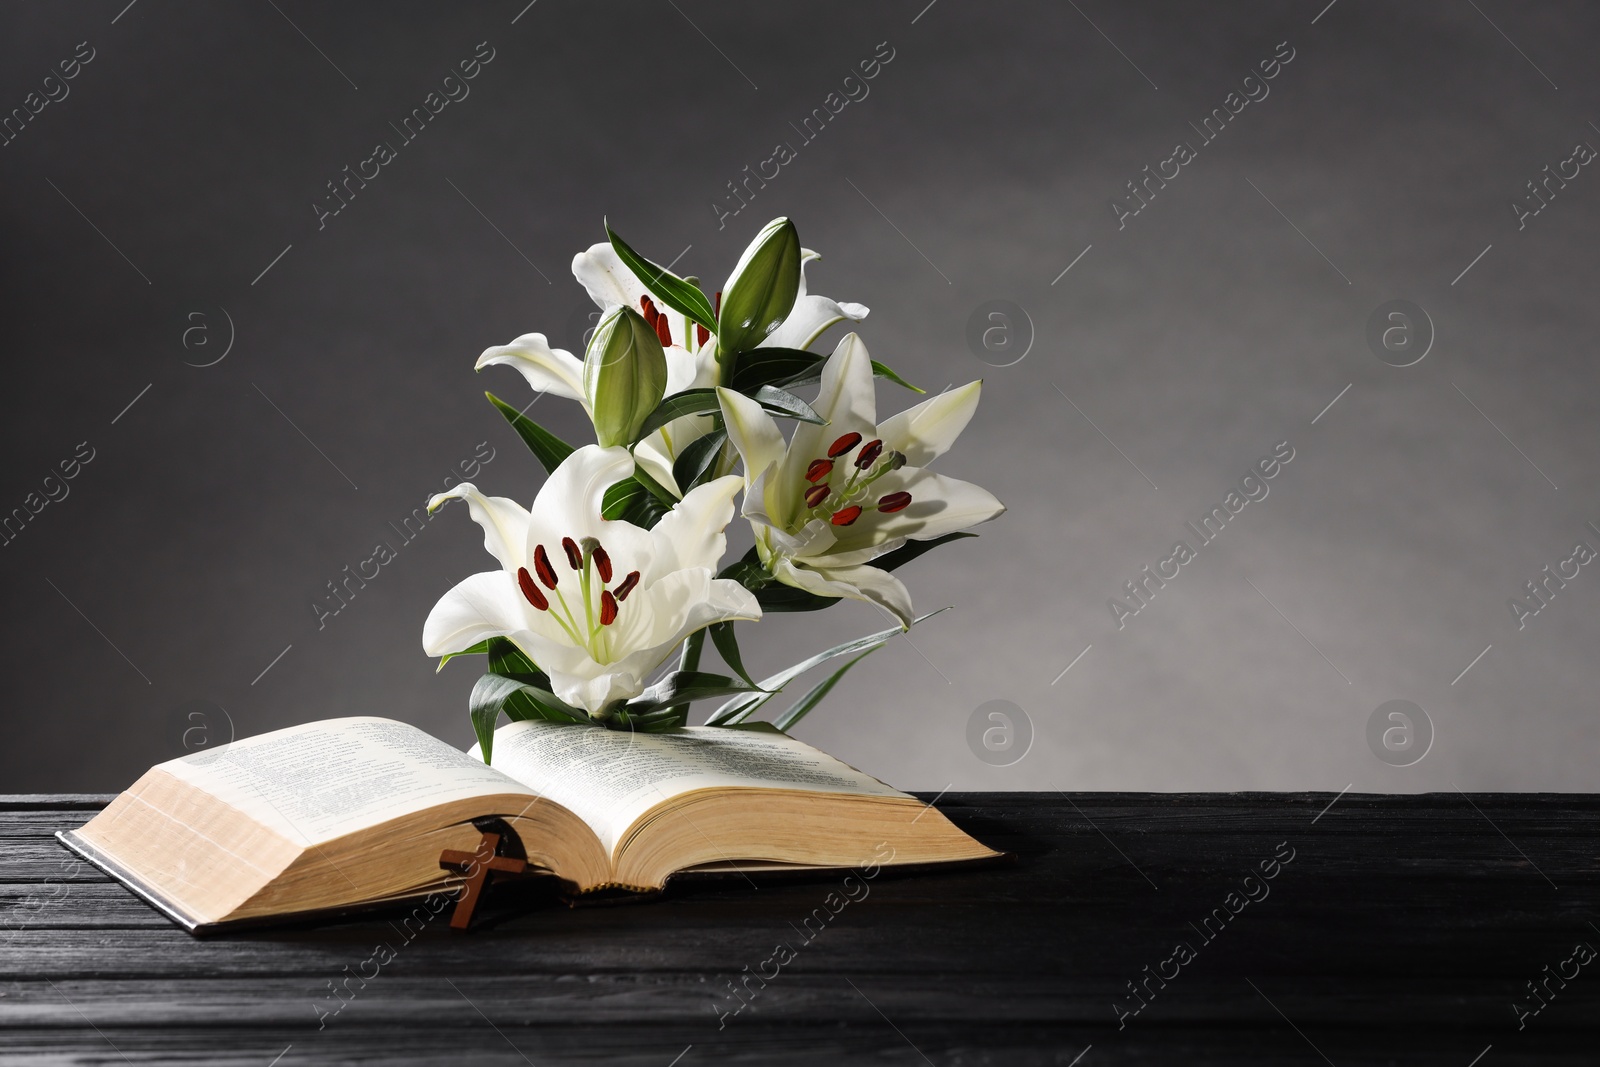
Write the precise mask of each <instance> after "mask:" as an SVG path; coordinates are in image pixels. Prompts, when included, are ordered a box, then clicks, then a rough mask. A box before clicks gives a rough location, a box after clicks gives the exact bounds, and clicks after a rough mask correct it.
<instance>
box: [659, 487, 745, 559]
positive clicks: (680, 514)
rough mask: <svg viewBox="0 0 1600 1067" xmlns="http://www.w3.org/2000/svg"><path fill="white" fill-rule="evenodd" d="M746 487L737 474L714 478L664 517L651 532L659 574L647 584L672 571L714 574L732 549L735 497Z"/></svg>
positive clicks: (691, 492) (696, 489) (690, 494)
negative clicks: (729, 533)
mask: <svg viewBox="0 0 1600 1067" xmlns="http://www.w3.org/2000/svg"><path fill="white" fill-rule="evenodd" d="M743 487H744V479H742V478H740V477H738V476H737V475H733V474H730V475H728V476H726V477H723V478H716V479H713V480H712V481H709V482H706V483H705V484H704V485H699V486H696V487H695V488H693V489H691V490H690V491H689V495H688V496H685V497H684V498H683V499H682V500H681V501H679V502H678V504H677V505H676V506H675V507H673V509H672V510H671V511H669V512H667V513H666V514H665V515H663V516H662V517H661V521H660V522H658V523H656V525H655V527H654V528H653V530H652V531H651V532H652V533H653V534H654V535H655V542H656V549H657V554H656V558H655V559H654V560H653V561H652V563H653V569H654V570H655V571H656V574H646V575H645V576H644V580H645V584H647V585H648V584H649V583H650V582H652V581H653V580H654V579H655V578H656V577H657V575H663V576H664V575H666V574H668V573H670V572H672V571H680V570H685V569H688V568H702V569H704V570H707V571H714V570H715V569H716V566H717V562H718V561H719V560H721V559H722V553H723V552H724V551H726V550H727V547H728V537H727V533H726V530H727V526H728V523H729V522H730V521H731V520H732V519H733V498H734V496H735V495H736V494H737V493H738V492H739V490H740V489H741V488H743Z"/></svg>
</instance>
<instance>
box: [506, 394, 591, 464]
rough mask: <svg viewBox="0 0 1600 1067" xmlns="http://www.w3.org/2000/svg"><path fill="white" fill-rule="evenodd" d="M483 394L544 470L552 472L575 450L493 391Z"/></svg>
mask: <svg viewBox="0 0 1600 1067" xmlns="http://www.w3.org/2000/svg"><path fill="white" fill-rule="evenodd" d="M483 395H484V396H486V397H488V398H489V403H491V404H493V405H494V406H495V407H497V408H499V409H500V414H502V415H504V416H505V417H506V421H507V422H509V423H510V424H511V426H512V428H513V429H515V430H516V431H517V434H518V435H519V436H520V437H521V438H522V440H523V442H524V443H525V444H527V446H528V447H529V448H530V449H532V450H533V454H534V456H536V457H537V458H538V460H539V462H540V463H541V464H542V465H543V466H544V469H545V471H546V472H549V473H554V472H555V469H556V468H557V467H559V466H561V461H562V460H564V459H566V458H567V457H568V456H570V455H572V453H573V452H575V451H577V449H575V448H573V447H572V446H571V445H569V444H567V443H566V442H565V441H563V440H562V439H561V438H559V437H557V436H556V435H555V434H553V433H551V432H550V431H549V430H547V429H545V428H544V427H543V426H540V425H539V424H538V423H537V422H534V421H533V420H532V419H530V418H528V417H527V416H526V415H524V414H522V413H521V412H519V411H518V410H517V409H516V408H514V407H512V406H511V405H510V404H507V403H506V402H505V401H504V400H501V399H500V398H499V397H497V396H495V395H494V394H493V393H484V394H483Z"/></svg>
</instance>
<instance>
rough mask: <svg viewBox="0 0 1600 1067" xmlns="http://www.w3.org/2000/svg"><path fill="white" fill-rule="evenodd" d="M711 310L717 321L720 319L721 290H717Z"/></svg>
mask: <svg viewBox="0 0 1600 1067" xmlns="http://www.w3.org/2000/svg"><path fill="white" fill-rule="evenodd" d="M711 310H712V311H714V312H715V313H716V316H717V319H718V321H720V320H721V319H722V290H721V289H718V290H717V296H716V299H715V300H714V301H712V304H711Z"/></svg>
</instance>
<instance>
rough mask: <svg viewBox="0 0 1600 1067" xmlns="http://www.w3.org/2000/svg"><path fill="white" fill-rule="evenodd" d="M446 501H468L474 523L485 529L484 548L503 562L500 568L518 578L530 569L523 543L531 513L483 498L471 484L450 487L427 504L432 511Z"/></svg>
mask: <svg viewBox="0 0 1600 1067" xmlns="http://www.w3.org/2000/svg"><path fill="white" fill-rule="evenodd" d="M447 500H465V501H466V502H467V507H468V509H469V510H470V511H471V512H472V521H473V522H475V523H477V524H478V525H479V526H482V527H483V547H484V548H485V549H487V550H488V552H489V554H490V555H491V556H493V557H494V558H495V559H497V560H499V561H500V566H502V567H504V568H505V569H506V570H507V571H509V572H511V573H512V574H515V573H516V571H517V568H518V567H524V566H527V563H528V557H527V554H526V553H525V551H524V542H525V541H526V539H527V531H528V509H527V508H525V507H523V506H522V505H521V504H519V503H517V502H516V501H515V500H512V499H511V498H510V497H504V496H484V495H483V494H482V493H480V492H478V487H477V486H475V485H473V484H472V483H471V482H462V483H461V484H460V485H456V486H451V488H450V489H449V490H448V491H447V492H443V493H438V494H436V495H435V496H434V497H433V498H432V499H431V500H429V501H428V510H429V511H433V510H435V509H437V508H438V507H439V506H440V505H441V504H443V503H444V502H445V501H447Z"/></svg>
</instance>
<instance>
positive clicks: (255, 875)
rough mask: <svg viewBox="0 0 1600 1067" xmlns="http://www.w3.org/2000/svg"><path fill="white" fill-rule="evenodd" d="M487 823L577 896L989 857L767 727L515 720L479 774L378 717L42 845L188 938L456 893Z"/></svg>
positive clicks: (286, 738)
mask: <svg viewBox="0 0 1600 1067" xmlns="http://www.w3.org/2000/svg"><path fill="white" fill-rule="evenodd" d="M489 817H498V818H499V819H501V820H503V822H504V823H505V824H506V825H509V826H510V828H511V829H512V830H513V831H514V832H515V834H516V835H517V838H518V839H519V840H520V842H521V844H522V846H523V848H524V850H525V851H526V854H527V859H528V862H529V864H530V865H531V866H533V867H534V868H537V869H539V870H543V871H548V872H550V873H551V874H553V875H555V876H556V877H558V878H560V879H562V880H563V881H564V882H566V883H567V884H568V887H569V889H570V890H572V891H573V892H576V893H588V892H593V891H595V890H600V889H622V890H634V891H639V892H648V891H652V890H656V889H660V888H662V887H663V886H664V885H665V884H666V882H667V879H668V878H670V877H671V876H672V875H673V874H674V873H675V872H679V871H686V870H719V869H726V870H754V869H762V870H766V869H771V868H773V867H800V868H805V867H823V868H826V867H840V868H843V867H850V866H854V865H858V864H860V863H862V862H863V861H864V860H865V859H866V858H867V857H869V856H872V855H874V853H875V852H879V853H880V854H881V851H888V850H881V846H883V845H888V846H890V849H892V853H891V854H892V856H893V859H892V860H891V861H890V862H891V863H893V864H926V863H937V862H945V861H954V860H972V859H982V858H986V857H992V856H996V855H998V853H996V852H994V851H993V850H991V849H988V848H986V847H984V846H983V845H981V844H979V843H978V842H977V841H975V840H973V839H972V838H971V837H969V836H967V835H966V834H965V833H963V832H962V831H960V830H958V829H957V828H956V827H955V826H953V825H952V824H951V823H950V821H949V820H948V819H946V818H945V817H944V816H943V815H942V814H940V813H939V812H938V810H936V809H934V808H931V807H928V806H927V805H925V804H923V803H922V802H921V801H919V800H917V799H916V798H915V797H912V796H909V795H907V794H905V793H901V792H899V791H898V790H895V789H891V788H890V787H889V786H886V785H884V784H883V783H882V782H880V781H878V780H877V779H876V778H872V777H870V776H869V775H866V774H863V773H861V772H860V771H858V770H856V769H855V768H853V767H850V766H847V765H846V764H844V763H841V762H840V761H838V760H836V759H834V758H833V757H832V756H829V755H826V754H825V753H822V752H819V751H817V750H816V749H814V748H812V747H810V746H809V745H806V744H804V743H802V742H800V741H796V740H795V739H794V738H792V737H789V736H788V735H786V734H783V733H780V732H779V731H777V730H775V729H773V728H772V727H770V726H767V725H765V724H755V725H752V726H748V727H733V728H728V727H689V728H686V729H681V730H675V731H671V732H668V733H660V734H632V733H622V732H618V731H612V730H602V729H597V728H595V727H591V726H565V725H556V724H553V723H546V722H515V723H511V724H509V725H507V726H502V727H501V728H500V729H499V730H498V731H496V733H495V744H494V766H492V767H489V766H485V765H484V763H483V762H482V760H481V759H479V758H478V757H477V756H476V754H475V753H474V754H469V753H466V752H461V751H459V750H458V749H455V748H452V747H451V746H449V745H447V744H445V743H444V742H443V741H440V740H438V739H436V738H434V737H431V736H430V735H428V734H427V733H424V732H423V731H422V730H419V729H417V728H416V727H414V726H409V725H407V724H405V723H400V722H395V721H393V720H390V719H380V718H369V717H361V718H348V719H329V720H326V721H324V722H314V723H307V724H306V725H303V726H293V727H290V728H288V729H286V730H277V731H275V732H273V733H268V734H262V735H260V736H258V737H252V738H248V739H246V740H243V741H236V742H234V743H233V744H230V745H224V746H222V747H220V748H217V749H213V750H210V751H206V752H201V753H196V754H193V755H189V756H184V757H182V758H180V759H175V760H171V761H169V762H166V763H162V764H158V765H157V766H155V767H152V768H151V769H150V770H149V771H147V772H145V774H144V776H143V777H141V778H140V779H139V780H138V781H137V782H135V783H134V784H133V786H132V787H130V788H129V789H128V790H127V792H125V793H122V794H121V795H120V796H118V797H117V798H116V799H115V800H113V801H112V802H111V804H110V805H108V806H107V807H106V808H105V810H103V811H102V812H100V813H99V814H98V815H96V816H95V817H94V818H93V819H91V820H89V822H88V823H87V824H85V825H84V826H83V827H81V828H80V829H77V830H71V831H65V832H63V833H61V834H59V835H58V836H59V837H60V838H61V840H62V841H63V842H64V843H65V844H67V845H68V846H69V847H70V848H72V849H74V850H75V851H77V852H78V853H79V854H81V855H83V856H84V857H85V858H86V859H88V860H90V861H91V862H93V863H95V864H96V865H98V866H100V867H101V868H103V869H104V870H106V871H107V872H108V873H110V874H112V875H113V876H115V877H116V878H118V879H120V880H121V881H123V882H124V883H126V884H127V885H128V886H129V887H130V888H132V889H133V890H134V891H135V892H137V893H139V894H140V895H141V896H143V897H145V899H147V900H149V901H150V902H151V903H152V904H154V905H156V906H157V907H158V908H160V909H161V910H162V911H164V912H165V913H166V914H167V915H169V916H171V917H172V918H174V919H176V920H177V921H178V922H179V923H181V924H182V925H183V926H184V927H186V928H187V929H189V930H190V931H191V932H195V931H199V930H203V929H205V928H209V927H214V926H217V925H219V924H227V923H235V922H244V921H251V920H254V921H260V920H264V919H273V918H287V917H290V916H298V915H303V914H306V913H315V912H337V911H340V910H344V909H351V908H355V907H359V906H363V905H368V904H375V903H380V902H384V901H390V900H398V899H401V898H406V897H412V896H418V895H422V894H426V893H429V892H434V891H437V890H440V889H444V888H449V887H451V886H453V885H457V884H459V883H460V881H461V876H460V875H459V874H451V873H449V872H448V871H444V870H441V869H440V866H439V854H440V852H441V850H443V849H458V850H461V851H464V852H469V853H470V852H472V851H473V850H474V849H476V848H477V847H478V842H479V831H478V829H477V828H476V827H475V826H474V825H473V823H472V820H473V819H484V818H489Z"/></svg>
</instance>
